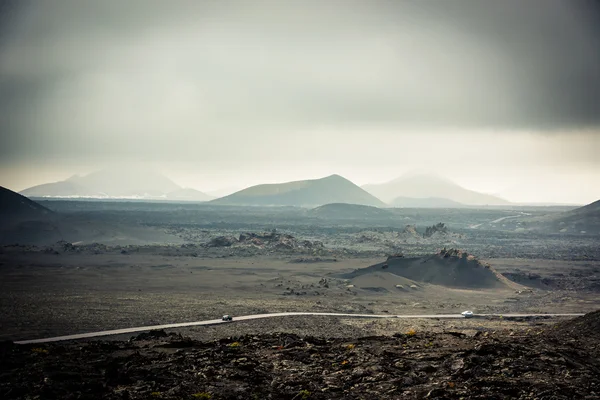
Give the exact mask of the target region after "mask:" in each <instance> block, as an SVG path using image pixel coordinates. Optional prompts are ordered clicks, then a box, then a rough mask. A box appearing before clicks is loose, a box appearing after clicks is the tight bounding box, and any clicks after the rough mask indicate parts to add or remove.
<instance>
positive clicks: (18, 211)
mask: <svg viewBox="0 0 600 400" xmlns="http://www.w3.org/2000/svg"><path fill="white" fill-rule="evenodd" d="M50 214H52V211H50V210H48V209H47V208H46V207H44V206H42V205H40V204H38V203H36V202H35V201H32V200H29V199H28V198H27V197H25V196H22V195H20V194H18V193H15V192H13V191H12V190H10V189H6V188H4V187H2V186H0V222H1V223H2V225H4V224H7V223H10V222H19V221H28V220H35V219H39V218H45V217H47V216H48V215H50Z"/></svg>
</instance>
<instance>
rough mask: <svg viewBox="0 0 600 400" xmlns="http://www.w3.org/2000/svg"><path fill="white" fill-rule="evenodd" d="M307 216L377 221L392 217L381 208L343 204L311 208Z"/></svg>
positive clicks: (391, 214)
mask: <svg viewBox="0 0 600 400" xmlns="http://www.w3.org/2000/svg"><path fill="white" fill-rule="evenodd" d="M308 215H309V216H311V217H316V218H323V219H377V218H390V217H393V216H394V214H393V213H391V212H390V211H388V210H384V209H381V208H377V207H372V206H363V205H359V204H345V203H334V204H325V205H323V206H319V207H316V208H313V209H312V210H310V211H309V212H308Z"/></svg>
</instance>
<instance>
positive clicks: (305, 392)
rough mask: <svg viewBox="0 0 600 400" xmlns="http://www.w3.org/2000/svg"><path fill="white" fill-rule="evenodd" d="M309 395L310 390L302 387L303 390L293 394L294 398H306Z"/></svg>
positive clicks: (301, 399) (305, 399)
mask: <svg viewBox="0 0 600 400" xmlns="http://www.w3.org/2000/svg"><path fill="white" fill-rule="evenodd" d="M309 397H310V392H309V391H308V390H306V389H304V390H301V391H299V392H298V394H297V395H295V396H294V400H296V399H300V400H308V398H309Z"/></svg>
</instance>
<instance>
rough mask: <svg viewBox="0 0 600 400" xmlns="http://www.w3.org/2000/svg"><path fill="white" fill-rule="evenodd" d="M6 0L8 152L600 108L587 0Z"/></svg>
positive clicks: (127, 147) (147, 146)
mask: <svg viewBox="0 0 600 400" xmlns="http://www.w3.org/2000/svg"><path fill="white" fill-rule="evenodd" d="M9 3H10V2H9ZM10 4H11V5H10V6H9V7H6V6H3V8H2V22H3V26H4V27H3V28H2V40H1V41H0V46H1V47H0V130H1V132H2V146H0V149H1V150H0V157H4V158H7V157H13V158H27V157H35V156H38V155H39V154H42V153H43V154H45V155H46V156H49V155H51V156H53V157H58V158H60V157H63V156H64V157H76V156H77V155H84V156H86V157H87V156H97V157H104V156H106V155H107V153H109V155H110V156H112V157H115V158H119V157H129V156H140V155H144V156H147V157H162V158H164V159H167V160H168V159H169V158H173V159H179V158H182V157H183V158H190V159H193V158H194V157H197V156H199V155H201V156H202V157H204V159H210V158H211V157H213V158H217V157H220V156H219V155H218V154H219V151H222V152H226V151H233V152H235V149H232V147H234V143H237V145H238V146H239V148H240V149H239V151H249V150H257V151H258V150H260V149H261V148H264V147H265V146H269V143H272V141H273V138H276V137H278V136H279V135H282V134H288V135H292V134H294V133H295V132H298V131H302V130H306V129H313V128H319V127H323V126H325V127H338V128H342V129H350V128H352V129H360V128H361V127H362V128H365V129H368V128H373V127H375V128H391V129H395V128H407V129H412V128H415V129H417V128H419V129H420V128H431V127H435V128H438V129H439V128H442V129H443V128H445V127H449V128H452V129H457V128H458V129H474V130H477V129H490V128H492V129H500V130H523V129H525V130H534V131H538V132H549V133H554V132H562V133H564V132H568V131H571V130H579V129H589V130H591V131H597V130H598V127H599V126H600V51H598V49H599V48H600V32H599V29H600V28H599V24H598V21H599V20H600V13H599V10H600V7H599V2H597V1H553V0H539V1H527V2H524V1H516V0H510V1H507V0H504V1H495V0H494V1H492V0H489V1H481V0H473V1H414V2H409V1H404V2H400V1H330V2H316V1H296V2H292V1H289V2H276V1H269V2H267V1H253V2H250V1H248V2H246V1H238V2H228V1H174V2H166V1H155V0H148V1H134V0H129V1H122V2H121V1H119V2H117V1H91V0H89V1H85V0H71V1H59V0H50V1H43V2H29V1H28V2H19V3H15V2H12V3H10ZM15 4H18V8H17V6H16V5H15ZM5 22H6V23H5ZM337 139H339V138H335V139H332V140H331V142H332V143H327V142H323V145H324V146H328V145H331V146H334V142H335V140H337ZM210 146H212V147H211V149H210V151H208V150H206V149H207V148H208V147H210ZM167 150H168V151H167ZM217 150H218V151H217ZM203 151H206V154H204V153H203Z"/></svg>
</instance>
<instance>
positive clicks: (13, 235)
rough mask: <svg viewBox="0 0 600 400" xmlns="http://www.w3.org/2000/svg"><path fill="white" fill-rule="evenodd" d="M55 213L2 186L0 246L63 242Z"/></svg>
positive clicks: (0, 198)
mask: <svg viewBox="0 0 600 400" xmlns="http://www.w3.org/2000/svg"><path fill="white" fill-rule="evenodd" d="M57 220H58V218H57V215H56V214H55V213H53V212H52V211H50V210H48V209H47V208H46V207H43V206H42V205H40V204H38V203H36V202H34V201H32V200H29V199H28V198H27V197H25V196H22V195H20V194H18V193H15V192H13V191H12V190H9V189H6V188H3V187H0V244H9V243H11V244H12V243H21V244H31V243H39V242H40V241H41V240H45V239H46V238H47V239H49V241H50V242H55V241H57V240H61V239H62V235H61V233H60V228H58V226H57V224H56V222H57Z"/></svg>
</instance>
